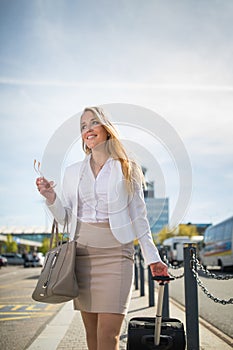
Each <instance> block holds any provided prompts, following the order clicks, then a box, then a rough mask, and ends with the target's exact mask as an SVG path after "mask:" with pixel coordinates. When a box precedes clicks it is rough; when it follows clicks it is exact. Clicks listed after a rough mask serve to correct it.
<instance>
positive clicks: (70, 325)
mask: <svg viewBox="0 0 233 350" xmlns="http://www.w3.org/2000/svg"><path fill="white" fill-rule="evenodd" d="M139 295H140V292H139V291H133V294H132V300H131V303H130V308H129V312H128V315H127V317H126V320H125V322H124V324H123V326H122V334H121V342H120V350H126V343H127V320H129V319H130V318H132V317H135V316H149V317H150V316H154V314H155V308H154V307H148V296H145V297H140V296H139ZM155 300H157V292H156V290H155ZM170 317H176V318H178V319H180V320H181V321H182V322H183V323H184V324H185V312H184V308H183V307H182V306H181V305H180V304H178V303H176V302H175V301H173V300H170ZM199 335H200V350H228V349H229V350H230V349H232V347H233V339H231V338H230V337H227V336H226V335H224V334H223V333H222V332H220V331H219V330H218V329H216V328H215V327H213V326H211V325H210V324H208V323H207V322H205V321H204V320H200V323H199ZM230 344H231V345H230ZM47 349H49V350H87V346H86V341H85V331H84V327H83V324H82V320H81V316H80V312H78V311H73V309H72V302H69V303H66V304H64V306H63V307H62V309H61V310H60V311H59V313H58V314H57V315H56V316H55V317H54V319H53V320H52V321H51V322H50V323H49V324H48V325H47V327H46V328H45V329H44V331H43V332H42V333H41V334H39V336H38V338H37V339H36V340H35V341H34V342H33V343H32V344H31V346H30V347H29V348H28V349H27V350H47Z"/></svg>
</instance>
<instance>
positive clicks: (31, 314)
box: [0, 266, 61, 350]
mask: <svg viewBox="0 0 233 350" xmlns="http://www.w3.org/2000/svg"><path fill="white" fill-rule="evenodd" d="M40 271H41V268H26V269H25V268H23V267H13V266H8V267H4V268H1V270H0V349H2V350H6V349H7V350H25V349H27V347H28V345H30V344H31V343H32V341H33V340H34V339H35V338H36V336H37V335H38V334H39V333H40V332H41V331H42V330H43V329H44V327H45V326H46V324H47V323H48V322H49V320H50V319H51V318H52V317H53V316H54V315H55V314H56V313H57V311H58V310H59V309H60V308H61V305H49V304H42V303H37V302H35V301H33V300H32V298H31V294H32V291H33V288H34V286H35V285H36V282H37V278H38V276H39V274H40Z"/></svg>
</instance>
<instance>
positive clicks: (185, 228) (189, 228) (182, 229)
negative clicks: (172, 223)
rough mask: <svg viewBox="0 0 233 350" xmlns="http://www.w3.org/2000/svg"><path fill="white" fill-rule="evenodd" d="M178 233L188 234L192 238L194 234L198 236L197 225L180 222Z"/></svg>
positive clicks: (181, 234) (180, 234)
mask: <svg viewBox="0 0 233 350" xmlns="http://www.w3.org/2000/svg"><path fill="white" fill-rule="evenodd" d="M178 235H179V236H188V237H189V238H191V237H192V236H198V232H197V227H196V226H195V225H190V224H188V225H186V224H180V225H179V233H178Z"/></svg>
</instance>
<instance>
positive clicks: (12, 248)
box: [5, 235, 18, 253]
mask: <svg viewBox="0 0 233 350" xmlns="http://www.w3.org/2000/svg"><path fill="white" fill-rule="evenodd" d="M5 251H6V253H17V251H18V245H17V243H16V242H15V241H14V240H13V236H12V235H7V241H6V243H5Z"/></svg>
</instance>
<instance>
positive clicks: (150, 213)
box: [142, 167, 169, 239]
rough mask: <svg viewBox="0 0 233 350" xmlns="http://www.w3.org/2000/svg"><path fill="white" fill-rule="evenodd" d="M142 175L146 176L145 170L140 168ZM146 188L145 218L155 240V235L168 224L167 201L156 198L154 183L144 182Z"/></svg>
mask: <svg viewBox="0 0 233 350" xmlns="http://www.w3.org/2000/svg"><path fill="white" fill-rule="evenodd" d="M142 171H143V174H144V175H145V174H146V168H144V167H142ZM146 185H147V188H146V189H145V190H144V198H145V202H146V208H147V217H148V220H149V224H150V229H151V232H152V235H153V238H154V239H155V238H156V236H157V234H158V233H159V232H160V231H161V230H162V229H163V227H164V226H167V225H168V223H169V199H168V198H156V197H155V190H154V182H146Z"/></svg>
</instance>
